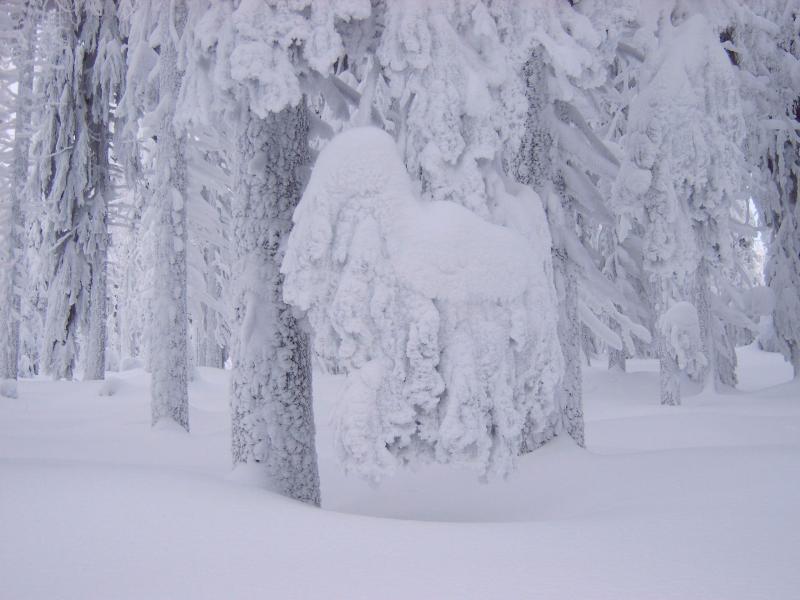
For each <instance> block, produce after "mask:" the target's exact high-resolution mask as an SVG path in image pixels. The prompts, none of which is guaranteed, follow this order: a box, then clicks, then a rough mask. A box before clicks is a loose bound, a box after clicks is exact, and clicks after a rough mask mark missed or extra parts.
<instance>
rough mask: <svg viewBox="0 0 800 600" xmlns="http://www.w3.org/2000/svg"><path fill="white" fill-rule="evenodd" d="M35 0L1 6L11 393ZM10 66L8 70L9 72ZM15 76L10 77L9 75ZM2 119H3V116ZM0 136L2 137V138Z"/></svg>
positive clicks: (3, 359) (2, 347) (4, 342)
mask: <svg viewBox="0 0 800 600" xmlns="http://www.w3.org/2000/svg"><path fill="white" fill-rule="evenodd" d="M40 4H41V3H40V2H38V1H34V0H17V1H16V2H10V3H9V4H8V5H6V6H5V7H4V9H3V12H2V16H1V17H0V19H2V20H0V24H1V25H0V29H2V35H3V37H4V38H5V39H6V41H7V42H8V43H7V45H6V46H5V47H6V48H9V49H10V50H11V52H10V55H5V56H3V57H2V58H3V63H4V64H3V66H4V67H5V68H6V69H7V71H6V72H4V73H3V74H2V75H3V76H2V79H3V81H4V83H5V82H8V84H10V82H12V81H13V82H15V83H16V93H15V94H12V93H11V86H10V85H8V87H4V89H3V98H2V100H4V102H1V103H0V104H2V105H3V108H4V109H5V111H6V114H8V113H10V112H11V111H12V110H13V112H14V122H13V125H14V135H13V141H12V140H8V141H9V143H11V144H13V146H12V150H11V164H9V165H4V166H5V170H6V173H5V175H6V176H5V177H4V178H3V184H4V185H3V195H4V196H5V197H6V198H7V200H6V201H4V202H3V207H2V208H3V212H2V213H1V214H2V218H0V226H2V227H3V230H4V231H3V233H2V235H0V237H2V239H3V246H2V248H0V294H2V295H1V296H0V306H1V307H2V308H0V321H1V322H2V323H1V324H0V393H2V394H4V395H9V396H15V395H16V384H15V382H16V379H17V376H18V373H19V349H20V318H21V312H22V302H21V298H20V292H21V290H22V288H23V264H22V263H23V252H24V232H25V221H24V215H25V213H24V209H25V198H26V194H27V181H28V153H29V147H30V127H31V105H32V102H33V66H34V53H35V42H36V24H37V21H38V18H39V11H40ZM11 69H13V72H12V71H11ZM14 75H16V76H14ZM4 120H5V119H4ZM4 141H5V140H4Z"/></svg>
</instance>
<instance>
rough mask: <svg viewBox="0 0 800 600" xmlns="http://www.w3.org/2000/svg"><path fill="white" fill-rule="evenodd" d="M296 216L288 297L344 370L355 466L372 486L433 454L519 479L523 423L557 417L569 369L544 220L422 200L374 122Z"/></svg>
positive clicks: (351, 140) (329, 164)
mask: <svg viewBox="0 0 800 600" xmlns="http://www.w3.org/2000/svg"><path fill="white" fill-rule="evenodd" d="M509 197H513V196H511V195H510V194H509V195H507V196H506V197H505V200H506V202H504V206H505V210H506V212H508V213H509V216H511V215H512V213H513V212H514V205H513V202H510V201H509ZM527 199H530V198H527ZM535 199H536V200H538V198H535ZM533 214H535V213H534V212H533V211H531V212H530V215H533ZM530 215H529V216H530ZM542 218H543V216H542ZM294 221H295V227H294V229H293V231H292V234H291V236H290V239H289V244H288V247H287V251H286V257H285V259H284V262H283V267H282V270H283V272H284V273H285V275H286V280H285V283H284V297H285V299H286V301H287V302H289V303H290V304H293V305H295V306H297V307H298V308H300V309H302V310H304V311H307V314H308V318H309V321H310V324H311V326H312V329H313V334H314V346H315V350H316V352H317V353H318V354H319V356H320V357H321V358H322V360H323V362H324V363H325V364H326V365H327V366H328V368H330V369H332V370H337V371H344V372H345V373H347V375H348V385H347V388H346V391H345V394H344V398H343V399H342V402H341V405H340V407H339V410H338V413H337V416H336V420H337V434H338V435H337V443H338V446H339V451H340V455H341V457H342V458H343V460H344V462H345V465H346V466H347V467H348V468H350V469H352V470H355V471H357V472H359V473H360V474H362V475H364V476H367V477H369V478H372V479H379V478H380V477H381V476H382V475H384V474H385V473H387V472H389V471H391V470H392V469H393V468H394V467H395V466H396V465H397V464H398V463H404V462H408V461H409V460H413V459H415V458H422V457H424V458H434V459H435V460H438V461H440V462H457V463H463V464H467V465H470V466H472V467H474V468H476V469H477V470H478V471H479V472H480V473H481V474H484V475H485V474H502V475H504V474H506V473H508V472H509V470H510V469H511V468H512V466H513V463H514V457H515V456H516V455H517V453H518V451H519V448H520V445H521V443H522V436H523V428H524V426H525V425H526V420H527V419H530V422H531V423H532V424H533V428H534V431H532V432H530V433H536V430H537V429H542V428H544V427H545V426H546V424H547V423H549V422H551V421H552V419H553V418H554V414H555V410H556V409H555V406H554V404H553V399H552V391H553V386H554V384H555V382H556V381H557V378H558V374H559V373H560V367H561V355H560V349H559V346H558V342H557V336H556V335H555V323H556V314H555V301H554V292H553V289H552V284H551V279H550V263H549V251H547V252H545V253H544V254H545V255H544V256H539V254H542V247H543V245H542V243H541V240H535V241H529V240H530V239H531V238H528V237H526V236H525V235H524V233H522V231H523V230H530V231H534V230H536V227H535V224H531V223H528V224H524V219H522V220H521V221H522V222H523V225H522V226H520V227H519V228H518V229H512V228H511V227H506V226H501V225H494V224H491V223H488V222H487V221H484V220H482V219H481V218H479V217H478V216H476V215H475V214H474V213H472V212H471V211H469V210H467V209H465V208H463V207H462V206H460V205H458V204H456V203H454V202H447V201H435V202H422V201H420V200H419V199H417V198H416V196H415V194H414V192H413V188H412V184H411V180H410V178H409V176H408V174H407V173H406V170H405V168H404V166H403V163H402V161H401V160H400V157H399V155H398V153H397V150H396V147H395V144H394V140H393V139H392V138H391V137H390V136H389V135H388V134H386V133H384V132H382V131H380V130H377V129H372V128H363V129H353V130H350V131H348V132H346V133H343V134H341V135H340V136H338V137H337V138H335V139H334V140H333V141H332V142H330V144H329V145H328V146H326V148H325V150H324V151H323V152H322V154H321V155H320V157H319V159H318V161H317V164H316V166H315V168H314V171H313V174H312V176H311V180H310V182H309V185H308V188H307V189H306V192H305V194H304V196H303V199H302V201H301V202H300V205H299V206H298V208H297V210H296V212H295V215H294ZM545 232H546V230H545ZM545 235H546V233H545ZM526 434H527V432H526Z"/></svg>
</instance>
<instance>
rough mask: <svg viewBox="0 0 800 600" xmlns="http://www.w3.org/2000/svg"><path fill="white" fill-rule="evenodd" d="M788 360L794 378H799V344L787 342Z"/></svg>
mask: <svg viewBox="0 0 800 600" xmlns="http://www.w3.org/2000/svg"><path fill="white" fill-rule="evenodd" d="M789 360H790V362H791V363H792V369H793V370H794V379H800V345H798V344H794V343H790V344H789Z"/></svg>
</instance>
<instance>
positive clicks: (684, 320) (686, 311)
mask: <svg viewBox="0 0 800 600" xmlns="http://www.w3.org/2000/svg"><path fill="white" fill-rule="evenodd" d="M658 328H659V331H660V332H661V334H662V335H663V336H664V340H665V342H666V347H667V351H668V352H669V354H670V355H671V357H672V358H673V359H674V360H675V361H677V363H678V368H680V369H682V370H683V371H685V372H686V373H687V374H688V375H690V376H694V375H696V374H697V373H699V372H701V371H702V369H703V368H705V366H706V365H707V364H708V361H707V360H706V357H705V355H704V354H703V343H702V339H701V335H700V321H699V319H698V316H697V309H695V307H694V305H693V304H691V303H689V302H676V303H675V304H673V305H672V306H670V307H669V309H667V310H666V311H665V312H664V313H663V314H662V315H661V317H659V319H658Z"/></svg>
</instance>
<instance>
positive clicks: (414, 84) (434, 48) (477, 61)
mask: <svg viewBox="0 0 800 600" xmlns="http://www.w3.org/2000/svg"><path fill="white" fill-rule="evenodd" d="M501 4H502V3H501ZM494 8H496V7H495V6H494V4H493V3H490V2H484V1H482V0H461V1H455V0H452V1H449V2H425V1H424V0H403V1H399V2H390V3H388V4H387V6H386V8H385V11H386V13H385V19H384V24H385V27H384V29H383V32H382V34H381V43H380V46H379V48H378V50H377V59H378V61H379V63H380V65H381V66H382V69H383V71H382V72H383V75H384V77H385V79H386V81H387V82H388V89H389V96H390V97H391V98H393V100H394V104H395V105H396V106H397V107H398V112H399V113H400V114H401V115H402V116H401V117H400V119H401V120H402V122H401V123H399V124H398V128H397V129H398V135H399V138H400V139H399V140H398V141H399V143H400V147H401V149H402V152H403V159H404V160H405V162H406V165H407V167H408V170H409V172H411V173H413V174H415V175H416V174H419V179H420V181H421V183H422V189H423V193H424V195H425V196H426V197H429V198H431V199H435V200H452V201H455V202H458V203H460V204H462V205H464V206H466V207H468V208H470V209H471V210H473V211H475V212H476V213H478V214H481V215H486V214H488V209H487V199H488V193H487V190H486V185H485V183H484V181H483V177H484V168H485V166H486V164H487V163H492V162H493V161H495V160H496V158H497V157H499V156H502V152H503V151H504V150H506V148H507V147H508V150H509V151H513V148H514V147H515V145H516V144H517V143H518V141H519V135H520V132H521V130H522V125H523V122H524V117H525V112H526V108H527V105H526V102H525V96H524V90H523V89H522V86H521V82H520V80H519V78H518V77H517V76H516V74H515V72H514V69H513V63H512V61H511V60H510V57H509V56H508V47H507V46H506V45H504V44H503V43H502V39H501V33H500V31H498V21H497V19H496V18H495V15H494V14H493V12H492V11H493V10H494Z"/></svg>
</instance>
